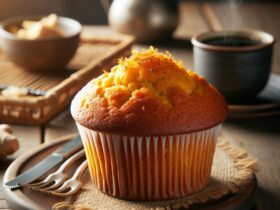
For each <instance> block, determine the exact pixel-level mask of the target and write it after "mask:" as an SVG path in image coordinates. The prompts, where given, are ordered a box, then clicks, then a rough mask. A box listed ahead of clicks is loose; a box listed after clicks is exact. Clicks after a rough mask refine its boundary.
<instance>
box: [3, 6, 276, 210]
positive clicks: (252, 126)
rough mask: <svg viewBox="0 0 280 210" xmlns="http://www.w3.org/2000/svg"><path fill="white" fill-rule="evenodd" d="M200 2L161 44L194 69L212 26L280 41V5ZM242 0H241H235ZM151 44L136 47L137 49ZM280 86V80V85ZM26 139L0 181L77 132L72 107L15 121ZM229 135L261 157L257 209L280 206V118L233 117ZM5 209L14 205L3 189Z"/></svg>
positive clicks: (96, 29)
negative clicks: (201, 39)
mask: <svg viewBox="0 0 280 210" xmlns="http://www.w3.org/2000/svg"><path fill="white" fill-rule="evenodd" d="M227 2H228V3H227V4H225V3H216V4H209V3H203V4H195V3H189V2H184V3H181V5H180V14H181V16H180V17H181V19H180V24H179V26H178V29H177V31H176V32H175V34H174V37H175V38H176V39H174V40H173V41H171V42H170V43H166V44H161V45H155V47H157V48H159V49H160V50H168V51H170V52H171V53H173V55H174V56H175V58H177V59H181V60H182V61H183V63H184V64H185V66H186V67H187V68H189V69H192V68H193V63H192V58H193V57H192V46H191V44H190V37H191V36H193V35H196V34H198V33H200V32H203V31H207V30H218V29H229V28H230V29H236V28H256V29H261V30H264V31H267V32H270V33H272V34H273V35H274V36H275V37H276V39H278V40H280V27H279V21H280V4H279V3H243V4H241V5H240V4H237V5H236V4H233V3H229V1H227ZM233 2H239V1H233ZM85 30H86V31H88V32H89V33H111V34H112V35H113V34H114V32H112V31H111V30H110V29H109V28H108V27H107V26H87V27H85ZM142 47H147V46H146V45H135V46H134V48H142ZM272 70H273V72H275V73H278V74H280V44H279V43H277V44H276V46H275V50H274V61H273V69H272ZM279 85H280V84H279ZM279 94H280V93H279ZM13 128H14V130H15V135H16V136H18V138H19V141H20V150H19V151H18V152H16V154H14V155H13V156H10V157H9V158H8V159H7V160H4V161H1V162H0V181H1V182H2V177H3V174H4V173H5V170H6V168H7V167H8V166H9V164H10V163H11V162H12V161H13V160H14V159H15V158H16V157H18V156H19V155H20V154H22V153H24V152H25V151H27V150H28V149H30V148H34V147H36V146H38V145H39V144H41V143H42V142H50V141H53V140H54V139H56V138H58V137H61V136H64V135H67V134H72V133H76V132H77V130H76V127H75V124H74V122H73V120H72V118H71V116H70V114H69V111H68V110H66V111H64V112H63V113H61V114H60V115H59V116H57V117H56V118H55V119H54V120H52V121H51V122H50V123H49V124H48V125H46V126H45V127H44V128H41V127H39V126H29V127H27V126H19V125H13ZM222 133H223V135H224V136H225V137H226V138H228V139H229V140H230V141H231V142H232V143H234V144H236V145H238V146H240V147H243V148H245V149H246V150H247V151H248V152H249V153H250V154H251V155H252V156H254V157H256V158H257V159H258V160H259V170H258V172H257V179H258V183H259V189H258V195H257V202H256V205H255V207H254V209H255V210H265V209H269V210H279V209H280V117H279V116H278V117H277V116H275V117H272V118H266V119H255V120H238V121H237V120H235V121H234V120H228V121H227V122H226V123H225V124H224V126H223V128H222ZM0 209H9V206H8V204H7V202H6V201H5V198H4V195H3V192H2V189H1V188H0Z"/></svg>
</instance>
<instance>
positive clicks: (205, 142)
mask: <svg viewBox="0 0 280 210" xmlns="http://www.w3.org/2000/svg"><path fill="white" fill-rule="evenodd" d="M77 126H78V129H79V133H80V135H81V138H82V140H83V143H84V147H85V151H86V156H87V159H88V163H89V171H90V175H91V178H92V181H93V183H94V185H95V186H96V187H97V188H98V189H100V190H101V191H103V192H105V193H107V194H109V195H112V196H115V197H119V198H125V199H132V200H162V199H170V198H177V197H181V196H185V195H189V194H192V193H194V192H198V191H200V190H201V189H202V188H204V187H205V186H206V185H207V183H208V181H209V177H210V173H211V166H212V160H213V155H214V151H215V146H216V141H217V138H218V134H219V130H220V127H221V126H220V125H218V126H216V127H214V128H211V129H208V130H204V131H200V132H194V133H189V134H181V135H171V136H143V137H141V136H120V135H112V134H108V133H101V132H96V131H94V130H91V129H88V128H85V127H83V126H81V125H80V124H77Z"/></svg>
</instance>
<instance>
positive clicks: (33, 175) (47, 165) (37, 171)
mask: <svg viewBox="0 0 280 210" xmlns="http://www.w3.org/2000/svg"><path fill="white" fill-rule="evenodd" d="M82 148H83V144H82V141H81V138H80V136H78V137H76V138H74V139H72V140H71V141H69V142H67V143H65V144H64V145H63V146H61V147H60V148H58V149H57V150H56V151H54V152H53V153H52V154H50V155H49V156H47V157H46V158H44V159H43V160H42V161H40V162H39V163H37V164H36V165H35V166H33V167H32V168H30V169H29V170H27V171H26V172H24V173H22V174H20V175H19V176H17V177H16V178H15V179H13V180H10V181H8V182H6V183H4V187H10V188H11V189H12V190H15V189H18V188H20V187H21V186H23V185H24V184H27V183H30V182H32V181H34V180H36V179H37V178H39V177H41V176H42V175H44V174H45V173H47V172H48V171H50V170H51V169H53V168H54V167H56V166H57V165H59V164H60V163H62V162H63V161H64V160H65V159H67V158H68V157H70V156H71V155H72V154H74V153H75V152H77V151H79V150H80V149H82Z"/></svg>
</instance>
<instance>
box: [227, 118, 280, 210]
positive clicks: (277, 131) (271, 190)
mask: <svg viewBox="0 0 280 210" xmlns="http://www.w3.org/2000/svg"><path fill="white" fill-rule="evenodd" d="M222 134H223V136H225V137H226V138H227V139H229V140H230V141H231V142H232V143H234V144H236V145H238V146H240V147H243V148H245V149H246V150H247V151H248V152H249V154H250V155H252V156H254V157H255V158H257V159H258V162H259V167H258V168H259V170H258V172H257V173H256V175H257V179H258V183H259V189H258V197H257V207H258V209H260V210H263V209H270V210H273V209H275V210H276V209H280V180H279V171H280V141H279V140H280V118H279V117H278V118H276V117H275V118H267V119H257V120H246V121H245V120H241V121H229V122H227V123H225V124H224V126H223V129H222Z"/></svg>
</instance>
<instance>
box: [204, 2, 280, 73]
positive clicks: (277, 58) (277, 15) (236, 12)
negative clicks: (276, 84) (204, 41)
mask: <svg viewBox="0 0 280 210" xmlns="http://www.w3.org/2000/svg"><path fill="white" fill-rule="evenodd" d="M202 11H203V12H204V13H203V14H204V17H206V18H208V21H207V22H208V23H210V25H209V27H210V28H212V29H214V30H219V29H221V28H223V29H242V28H251V29H259V30H263V31H266V32H268V33H271V34H272V35H273V36H275V37H276V39H277V40H279V39H280V27H279V20H280V4H277V3H275V2H274V3H271V2H270V3H269V2H265V3H260V2H258V3H256V2H254V3H253V2H249V3H248V2H247V3H245V2H243V3H242V4H238V3H237V2H236V1H227V3H215V4H209V3H205V4H202ZM279 66H280V44H279V43H277V42H276V44H275V47H274V59H273V66H272V71H273V72H276V73H280V68H279Z"/></svg>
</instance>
